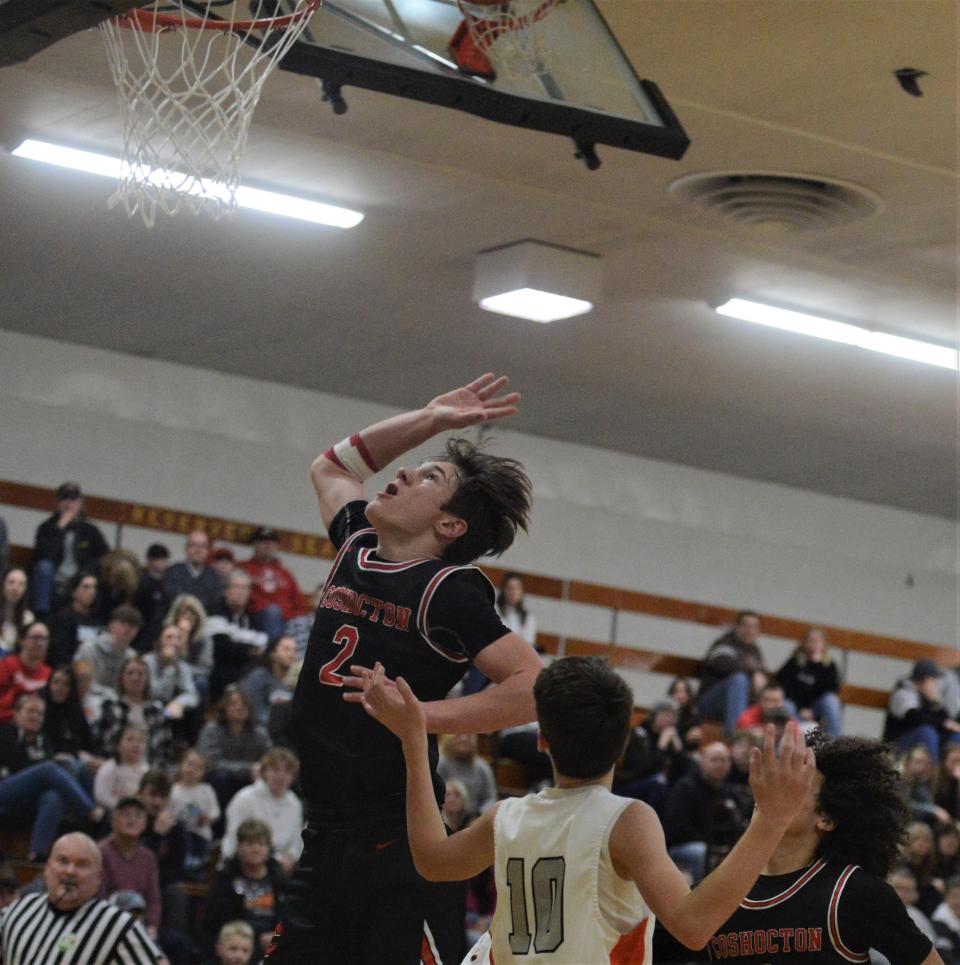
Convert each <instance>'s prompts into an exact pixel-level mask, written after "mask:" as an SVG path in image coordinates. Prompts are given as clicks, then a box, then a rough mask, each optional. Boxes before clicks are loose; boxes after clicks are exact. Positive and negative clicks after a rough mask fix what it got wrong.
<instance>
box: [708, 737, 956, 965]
mask: <svg viewBox="0 0 960 965" xmlns="http://www.w3.org/2000/svg"><path fill="white" fill-rule="evenodd" d="M813 743H814V756H815V760H816V765H817V775H816V777H815V779H814V782H813V787H812V788H811V790H810V793H809V795H808V800H807V804H806V806H805V807H804V809H803V810H802V811H801V813H800V814H799V815H798V817H797V818H796V819H795V820H794V822H793V823H792V824H791V825H790V827H789V829H788V830H787V833H786V834H785V835H784V836H783V839H782V840H781V842H780V845H779V846H778V848H777V850H776V851H775V852H774V855H773V857H772V858H771V859H770V861H769V863H768V864H767V867H766V869H765V871H764V874H763V875H762V876H761V877H760V878H759V879H758V880H757V883H756V884H755V885H754V886H753V888H752V889H751V891H750V893H749V895H748V896H747V898H746V899H745V900H744V901H743V902H742V903H741V905H740V907H739V909H737V911H736V912H735V913H734V914H733V916H732V917H731V918H729V919H728V920H727V922H726V923H725V924H724V925H723V927H722V928H721V929H720V930H719V931H718V932H717V933H716V934H715V935H714V936H713V938H711V939H710V942H709V944H708V946H707V947H708V949H709V954H710V959H711V961H728V962H736V963H740V965H779V963H797V965H799V963H803V962H817V963H825V965H828V963H832V962H838V963H839V962H842V963H848V962H861V963H867V962H869V961H870V949H876V950H877V951H878V952H881V953H882V954H883V955H885V956H886V957H887V958H888V959H889V960H890V962H891V963H893V965H921V963H922V965H943V962H942V960H941V958H940V955H939V954H938V953H937V951H936V950H935V949H934V948H933V947H932V945H931V943H930V940H929V939H928V938H926V937H925V936H924V935H923V934H921V932H920V931H919V930H918V929H917V927H916V925H915V924H914V923H913V921H912V920H911V919H910V918H909V916H908V915H907V913H906V909H905V908H904V906H903V903H902V902H901V901H900V899H899V897H898V896H897V894H896V892H895V891H894V890H893V888H891V887H890V885H888V884H887V883H886V881H884V880H883V878H884V876H885V875H886V874H887V873H888V872H889V870H890V868H891V866H892V865H893V864H894V862H895V861H896V858H897V853H898V849H899V845H900V842H901V840H902V838H903V833H904V829H905V827H906V824H907V821H908V813H907V810H906V808H905V806H904V804H903V801H902V799H901V798H900V795H899V794H898V791H897V782H898V775H897V772H896V770H895V768H894V767H893V764H892V763H891V761H890V758H889V754H888V751H887V748H886V747H885V746H884V745H883V744H880V743H878V742H877V741H871V740H867V739H865V738H859V737H838V738H836V739H834V740H827V739H823V738H821V737H819V736H818V737H817V738H816V739H815V740H814V742H813Z"/></svg>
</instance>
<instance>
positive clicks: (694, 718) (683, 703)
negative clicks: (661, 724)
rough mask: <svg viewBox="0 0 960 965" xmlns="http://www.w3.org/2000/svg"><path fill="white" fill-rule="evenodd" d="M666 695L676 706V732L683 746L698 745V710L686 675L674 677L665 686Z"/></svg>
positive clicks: (691, 685)
mask: <svg viewBox="0 0 960 965" xmlns="http://www.w3.org/2000/svg"><path fill="white" fill-rule="evenodd" d="M667 696H668V697H669V698H670V699H671V700H672V701H673V702H674V704H675V705H676V708H677V733H678V734H679V735H680V737H681V739H682V740H683V743H684V746H685V747H688V748H694V749H695V748H697V747H699V746H700V734H701V730H700V711H699V710H697V695H696V693H695V692H694V689H693V684H692V683H691V682H690V681H689V680H688V679H687V678H686V677H674V678H673V680H671V681H670V686H669V687H668V688H667Z"/></svg>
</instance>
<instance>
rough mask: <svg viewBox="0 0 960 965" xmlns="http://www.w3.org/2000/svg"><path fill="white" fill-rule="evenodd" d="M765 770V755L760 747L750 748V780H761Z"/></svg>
mask: <svg viewBox="0 0 960 965" xmlns="http://www.w3.org/2000/svg"><path fill="white" fill-rule="evenodd" d="M762 770H763V755H762V754H761V753H760V748H759V747H751V748H750V780H751V781H759V780H760V774H761V772H762Z"/></svg>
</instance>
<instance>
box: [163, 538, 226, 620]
mask: <svg viewBox="0 0 960 965" xmlns="http://www.w3.org/2000/svg"><path fill="white" fill-rule="evenodd" d="M209 553H210V537H209V536H207V534H206V533H205V532H204V531H203V530H202V529H196V530H194V531H193V532H192V533H188V534H187V544H186V557H187V558H186V559H185V560H184V561H183V562H182V563H174V564H172V565H171V566H168V567H167V568H166V570H165V571H164V574H163V589H164V592H165V593H166V595H167V601H168V602H170V601H172V600H175V599H176V598H177V597H178V596H180V595H181V594H184V593H186V594H189V595H190V596H195V597H196V598H197V599H198V600H199V601H200V602H201V603H202V604H203V608H204V609H205V610H206V611H207V613H212V612H213V611H214V610H216V608H217V606H218V604H219V603H220V594H221V588H220V577H219V576H217V574H216V571H215V570H214V569H213V567H211V566H207V556H208V555H209Z"/></svg>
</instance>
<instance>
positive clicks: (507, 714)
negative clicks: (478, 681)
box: [423, 668, 539, 734]
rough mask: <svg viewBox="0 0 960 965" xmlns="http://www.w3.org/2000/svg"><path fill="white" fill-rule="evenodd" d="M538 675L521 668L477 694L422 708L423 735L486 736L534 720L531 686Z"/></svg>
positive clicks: (441, 701) (535, 712)
mask: <svg viewBox="0 0 960 965" xmlns="http://www.w3.org/2000/svg"><path fill="white" fill-rule="evenodd" d="M538 672H539V671H538V669H533V668H529V669H528V668H525V669H523V670H521V671H519V672H517V673H515V674H511V675H510V676H509V677H507V678H506V679H504V680H502V681H501V682H500V683H498V684H497V685H496V686H495V687H487V689H486V690H481V691H480V693H478V694H471V695H470V696H469V697H455V698H453V699H452V700H435V701H432V702H431V703H426V704H424V705H423V706H424V710H425V711H426V713H427V732H428V733H430V734H486V733H489V732H490V731H494V730H502V729H503V728H504V727H516V726H517V725H518V724H526V723H529V722H530V721H531V720H535V719H536V716H537V708H536V705H535V704H534V702H533V684H534V681H535V680H536V679H537V673H538Z"/></svg>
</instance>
